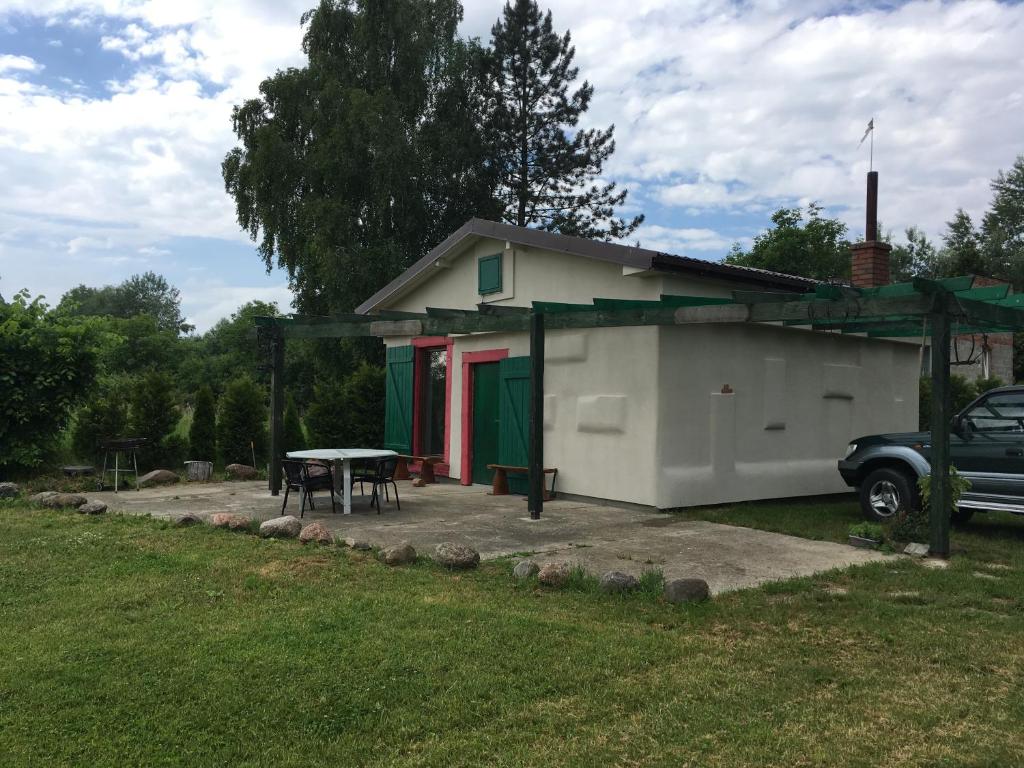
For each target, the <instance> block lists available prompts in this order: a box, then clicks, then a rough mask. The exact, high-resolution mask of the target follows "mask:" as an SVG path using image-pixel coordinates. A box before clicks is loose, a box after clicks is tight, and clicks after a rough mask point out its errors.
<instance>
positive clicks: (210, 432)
mask: <svg viewBox="0 0 1024 768" xmlns="http://www.w3.org/2000/svg"><path fill="white" fill-rule="evenodd" d="M188 447H189V451H188V453H189V459H190V460H193V461H213V460H214V459H216V457H217V410H216V405H215V404H214V400H213V390H211V389H210V388H209V387H208V386H206V385H204V386H202V387H200V388H199V391H198V392H196V398H195V402H194V403H193V406H192V426H191V427H190V428H189V431H188Z"/></svg>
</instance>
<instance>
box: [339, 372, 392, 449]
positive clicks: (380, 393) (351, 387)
mask: <svg viewBox="0 0 1024 768" xmlns="http://www.w3.org/2000/svg"><path fill="white" fill-rule="evenodd" d="M384 376H385V374H384V369H383V368H382V367H380V366H376V365H370V364H369V363H366V362H364V363H361V364H360V366H359V367H358V368H357V369H356V371H355V373H353V374H352V375H351V376H349V378H348V381H346V382H345V389H346V393H345V394H346V400H345V405H346V407H347V408H348V410H349V428H350V429H351V440H352V444H353V445H356V446H359V447H365V448H380V447H382V446H383V445H384V398H385V390H384V386H385V384H384V382H385V379H384Z"/></svg>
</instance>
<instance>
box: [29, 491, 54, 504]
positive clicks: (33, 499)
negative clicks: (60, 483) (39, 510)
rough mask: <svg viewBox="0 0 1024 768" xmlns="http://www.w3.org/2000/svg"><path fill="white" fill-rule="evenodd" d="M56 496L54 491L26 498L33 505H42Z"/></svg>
mask: <svg viewBox="0 0 1024 768" xmlns="http://www.w3.org/2000/svg"><path fill="white" fill-rule="evenodd" d="M56 495H57V492H56V491H42V492H41V493H34V494H32V495H31V496H29V497H28V500H29V501H31V502H32V503H33V504H42V503H43V502H44V501H46V500H47V499H49V498H52V497H53V496H56Z"/></svg>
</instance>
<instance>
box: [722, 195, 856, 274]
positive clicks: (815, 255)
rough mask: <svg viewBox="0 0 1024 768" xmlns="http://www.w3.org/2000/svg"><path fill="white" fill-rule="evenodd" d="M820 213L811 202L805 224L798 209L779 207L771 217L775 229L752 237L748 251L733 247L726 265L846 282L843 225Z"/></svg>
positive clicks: (847, 256) (847, 259)
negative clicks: (751, 243)
mask: <svg viewBox="0 0 1024 768" xmlns="http://www.w3.org/2000/svg"><path fill="white" fill-rule="evenodd" d="M821 211H822V208H821V206H820V205H818V204H817V203H811V204H810V205H808V206H807V219H806V221H805V220H804V216H803V213H802V212H801V211H800V209H799V208H780V209H779V210H777V211H776V212H775V213H774V214H772V224H773V225H774V226H773V227H772V228H771V229H768V230H766V231H765V232H762V233H761V234H759V235H758V236H757V237H755V238H754V245H753V246H752V247H751V249H750V251H749V252H744V251H743V250H742V249H741V248H740V247H739V244H736V245H734V246H733V248H732V251H731V252H730V253H729V255H728V256H726V258H725V261H726V263H727V264H736V265H737V266H743V267H755V268H757V269H768V270H771V271H773V272H784V273H785V274H788V275H799V276H801V277H809V278H811V279H813V280H834V279H836V278H839V279H844V280H845V279H849V277H850V250H849V246H850V244H849V242H848V241H847V239H846V225H845V224H843V222H841V221H840V220H839V219H829V218H826V217H823V216H822V215H821Z"/></svg>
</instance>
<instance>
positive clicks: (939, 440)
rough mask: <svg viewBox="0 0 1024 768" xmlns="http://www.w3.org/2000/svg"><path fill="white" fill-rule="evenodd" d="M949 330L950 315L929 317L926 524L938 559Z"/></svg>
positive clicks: (945, 521) (946, 495) (944, 502)
mask: <svg viewBox="0 0 1024 768" xmlns="http://www.w3.org/2000/svg"><path fill="white" fill-rule="evenodd" d="M949 326H950V323H949V315H948V314H947V313H946V312H945V311H942V310H941V309H940V311H938V312H935V313H933V314H932V315H931V339H932V409H931V421H932V425H931V426H932V434H931V510H930V512H929V519H928V522H929V531H930V535H929V543H930V549H931V553H932V554H933V555H936V556H938V557H949V513H950V510H949V500H950V495H951V489H950V484H949V422H950V419H951V418H952V415H953V414H952V410H953V399H952V395H951V391H950V384H949V344H950V330H949Z"/></svg>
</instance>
